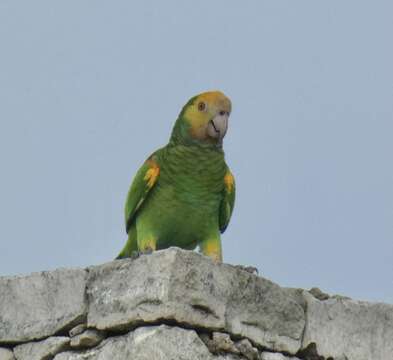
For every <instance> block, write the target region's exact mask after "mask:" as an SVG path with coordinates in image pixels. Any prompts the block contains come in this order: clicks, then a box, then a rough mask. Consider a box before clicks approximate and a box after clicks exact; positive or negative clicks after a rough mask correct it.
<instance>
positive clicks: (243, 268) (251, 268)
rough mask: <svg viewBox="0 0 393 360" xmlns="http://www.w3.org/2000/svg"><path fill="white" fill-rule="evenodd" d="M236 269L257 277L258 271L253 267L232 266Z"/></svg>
mask: <svg viewBox="0 0 393 360" xmlns="http://www.w3.org/2000/svg"><path fill="white" fill-rule="evenodd" d="M233 267H235V268H236V269H239V270H243V271H247V272H249V273H250V274H254V275H258V274H259V271H258V269H257V268H256V267H254V266H245V265H233Z"/></svg>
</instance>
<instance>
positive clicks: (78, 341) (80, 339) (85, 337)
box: [70, 329, 105, 348]
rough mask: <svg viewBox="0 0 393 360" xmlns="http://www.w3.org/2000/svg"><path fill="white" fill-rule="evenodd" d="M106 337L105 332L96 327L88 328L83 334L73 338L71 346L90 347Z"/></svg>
mask: <svg viewBox="0 0 393 360" xmlns="http://www.w3.org/2000/svg"><path fill="white" fill-rule="evenodd" d="M104 339H105V334H104V333H103V332H101V331H98V330H95V329H87V330H86V331H84V332H83V333H81V334H78V335H76V336H74V337H72V338H71V343H70V345H71V347H73V348H82V347H84V348H90V347H94V346H96V345H98V344H99V343H100V342H101V341H102V340H104Z"/></svg>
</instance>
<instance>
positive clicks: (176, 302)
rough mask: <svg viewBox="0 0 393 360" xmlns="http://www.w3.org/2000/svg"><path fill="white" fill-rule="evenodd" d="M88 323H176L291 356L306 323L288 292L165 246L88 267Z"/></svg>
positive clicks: (118, 326)
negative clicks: (217, 333)
mask: <svg viewBox="0 0 393 360" xmlns="http://www.w3.org/2000/svg"><path fill="white" fill-rule="evenodd" d="M88 299H89V313H88V327H94V328H97V329H100V330H126V329H132V328H133V327H135V326H137V325H138V324H141V323H149V322H151V323H155V322H157V321H175V322H178V323H186V324H187V325H188V326H195V327H197V328H206V329H209V330H210V331H212V330H213V331H220V330H221V331H224V332H227V333H230V334H232V335H235V336H236V337H247V338H249V339H251V340H252V341H253V342H254V343H255V344H258V345H260V346H264V347H266V348H268V349H272V350H276V351H285V352H289V353H296V352H297V351H298V350H299V348H300V343H301V336H302V333H303V329H304V325H305V314H304V310H303V308H302V306H301V304H299V302H298V298H297V297H296V296H292V292H289V291H286V289H282V288H280V287H279V286H278V285H276V284H274V283H272V282H271V281H268V280H266V279H263V278H261V277H257V276H255V275H252V274H250V273H248V272H245V271H242V270H239V269H236V268H234V267H232V266H230V265H225V264H216V263H214V262H212V261H211V260H210V259H209V258H207V257H205V256H202V255H200V254H198V253H196V252H192V251H184V250H180V249H177V248H170V249H168V250H165V251H156V252H154V253H153V254H150V255H142V256H141V257H139V258H138V259H136V260H128V259H126V260H120V261H115V262H112V263H108V264H105V265H102V266H96V267H92V268H90V271H89V280H88Z"/></svg>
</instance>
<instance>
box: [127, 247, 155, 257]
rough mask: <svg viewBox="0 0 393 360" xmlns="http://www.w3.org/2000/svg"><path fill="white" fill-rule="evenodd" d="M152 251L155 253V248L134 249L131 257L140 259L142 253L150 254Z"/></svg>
mask: <svg viewBox="0 0 393 360" xmlns="http://www.w3.org/2000/svg"><path fill="white" fill-rule="evenodd" d="M152 253H153V249H152V248H146V249H145V250H138V251H133V253H132V254H131V256H130V258H131V259H132V260H135V259H138V258H139V257H140V256H142V255H150V254H152Z"/></svg>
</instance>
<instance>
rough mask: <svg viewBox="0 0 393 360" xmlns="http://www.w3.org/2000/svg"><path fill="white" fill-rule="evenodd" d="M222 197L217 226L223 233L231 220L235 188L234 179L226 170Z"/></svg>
mask: <svg viewBox="0 0 393 360" xmlns="http://www.w3.org/2000/svg"><path fill="white" fill-rule="evenodd" d="M224 183H225V186H224V195H223V199H222V201H221V205H220V214H219V225H220V231H221V232H222V233H223V232H224V231H225V229H226V228H227V226H228V224H229V220H231V215H232V211H233V207H234V205H235V196H236V187H235V179H234V177H233V175H232V173H231V171H230V170H229V169H228V170H227V173H226V174H225V177H224Z"/></svg>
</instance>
